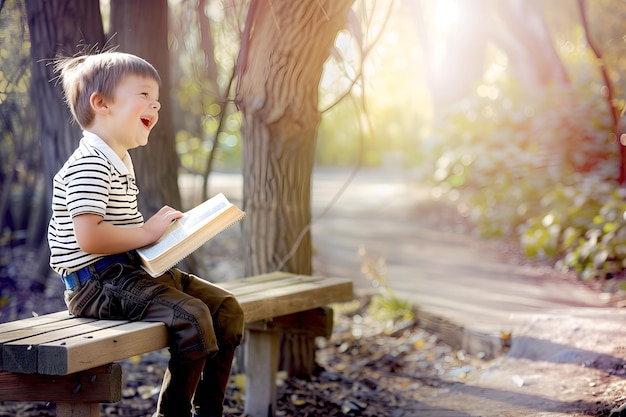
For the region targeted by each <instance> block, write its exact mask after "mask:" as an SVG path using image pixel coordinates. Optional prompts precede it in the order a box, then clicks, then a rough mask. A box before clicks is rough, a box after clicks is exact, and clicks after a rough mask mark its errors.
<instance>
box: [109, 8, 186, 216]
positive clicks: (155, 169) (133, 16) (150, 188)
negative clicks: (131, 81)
mask: <svg viewBox="0 0 626 417" xmlns="http://www.w3.org/2000/svg"><path fill="white" fill-rule="evenodd" d="M139 16H140V18H139ZM167 28H168V5H167V0H134V1H125V0H112V1H111V34H116V36H115V37H114V38H113V40H114V41H115V42H116V43H117V44H119V46H120V48H119V49H118V50H119V51H120V52H128V53H131V54H135V55H138V56H140V57H142V58H143V59H145V60H147V61H148V62H150V63H151V64H152V65H154V67H155V68H156V69H157V71H158V72H159V75H160V76H161V82H162V85H161V89H160V97H159V102H160V103H161V110H159V123H158V124H157V125H156V127H155V128H154V130H153V131H152V133H150V141H149V143H148V146H146V147H144V148H138V149H134V150H132V151H131V153H132V157H133V163H134V165H135V172H136V174H137V185H138V187H139V189H140V190H141V192H140V194H139V206H140V209H141V211H142V213H143V214H144V216H145V217H146V218H148V217H149V216H151V215H152V214H154V213H155V212H157V211H158V210H159V209H160V208H161V207H163V205H165V204H167V205H169V206H172V207H175V208H177V209H181V208H182V207H181V199H180V191H179V188H178V156H177V155H176V143H175V135H174V124H173V121H172V110H171V104H170V81H169V77H170V75H169V74H170V69H169V65H170V61H169V54H168V43H167Z"/></svg>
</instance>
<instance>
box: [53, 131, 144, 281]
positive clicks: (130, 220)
mask: <svg viewBox="0 0 626 417" xmlns="http://www.w3.org/2000/svg"><path fill="white" fill-rule="evenodd" d="M138 194H139V190H138V188H137V186H136V184H135V171H134V169H133V164H132V161H131V159H130V155H129V154H128V153H126V155H125V156H124V158H122V159H120V158H119V156H117V154H116V153H115V152H114V151H113V149H111V148H110V147H109V145H107V144H106V143H105V142H104V141H103V140H102V139H100V138H99V137H98V136H96V135H95V134H93V133H91V132H87V131H83V138H82V139H81V141H80V145H79V146H78V148H77V149H76V150H75V151H74V153H73V154H72V155H71V156H70V157H69V159H68V160H67V162H66V163H65V165H63V167H62V168H61V170H59V172H58V173H57V174H56V175H55V176H54V180H53V192H52V218H51V219H50V224H49V226H48V244H49V245H50V266H51V267H52V269H53V270H55V271H56V272H58V273H59V274H61V275H64V274H68V273H70V272H73V271H76V270H78V269H81V268H83V267H85V266H87V265H89V264H91V263H93V262H94V261H96V260H98V259H100V258H102V257H103V256H104V255H103V254H93V253H87V252H84V251H82V250H81V249H80V247H79V246H78V243H77V242H76V234H75V233H74V224H73V222H72V218H73V217H75V216H78V215H80V214H87V213H89V214H97V215H99V216H102V218H103V219H104V221H105V222H110V223H112V224H114V225H116V226H121V227H139V226H141V225H143V216H142V215H141V213H140V212H139V210H138V208H137V195H138Z"/></svg>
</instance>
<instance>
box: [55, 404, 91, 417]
mask: <svg viewBox="0 0 626 417" xmlns="http://www.w3.org/2000/svg"><path fill="white" fill-rule="evenodd" d="M57 417H100V404H93V403H57Z"/></svg>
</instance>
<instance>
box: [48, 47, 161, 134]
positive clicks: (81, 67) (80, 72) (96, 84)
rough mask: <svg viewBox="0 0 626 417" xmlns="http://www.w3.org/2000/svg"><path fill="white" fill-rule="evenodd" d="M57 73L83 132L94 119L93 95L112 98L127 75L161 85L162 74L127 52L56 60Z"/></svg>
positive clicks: (102, 53) (68, 102)
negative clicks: (146, 78)
mask: <svg viewBox="0 0 626 417" xmlns="http://www.w3.org/2000/svg"><path fill="white" fill-rule="evenodd" d="M54 72H55V73H58V74H59V76H58V79H59V80H60V81H61V83H62V85H63V92H64V94H65V101H66V103H67V105H68V106H69V108H70V110H71V111H72V115H73V116H74V119H76V121H77V122H78V124H79V125H80V126H81V127H82V128H83V129H85V128H87V127H89V126H90V125H91V123H92V122H93V120H94V116H95V114H94V112H93V110H92V109H91V105H90V103H89V100H90V97H91V95H92V94H93V93H95V92H98V93H100V94H102V95H103V96H104V98H106V99H112V98H113V92H114V90H115V87H116V86H117V85H118V83H119V82H120V81H121V80H122V78H123V77H125V76H127V75H138V76H141V77H150V78H153V79H154V80H155V81H156V82H157V83H158V84H159V85H161V78H160V77H159V73H158V72H157V71H156V69H155V68H154V67H153V66H152V65H151V64H150V63H149V62H147V61H146V60H144V59H142V58H139V57H138V56H136V55H132V54H128V53H123V52H101V53H98V54H93V55H79V56H74V57H59V58H57V59H55V61H54Z"/></svg>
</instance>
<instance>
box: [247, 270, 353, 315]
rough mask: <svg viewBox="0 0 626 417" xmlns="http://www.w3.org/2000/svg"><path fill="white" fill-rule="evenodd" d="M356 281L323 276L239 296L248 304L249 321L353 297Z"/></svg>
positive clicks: (291, 312)
mask: <svg viewBox="0 0 626 417" xmlns="http://www.w3.org/2000/svg"><path fill="white" fill-rule="evenodd" d="M352 297H353V295H352V282H351V281H349V280H339V279H321V280H318V281H315V282H308V283H301V284H298V285H293V286H289V287H282V288H271V289H266V290H265V291H263V292H259V293H254V294H248V295H242V296H238V300H239V302H240V303H241V305H242V306H245V307H244V311H245V317H246V322H247V323H251V322H255V321H258V320H265V319H271V318H273V317H277V316H284V315H287V314H293V313H298V312H301V311H306V310H311V309H313V308H316V307H319V306H324V305H328V304H331V303H336V302H343V301H350V300H351V299H352Z"/></svg>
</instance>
